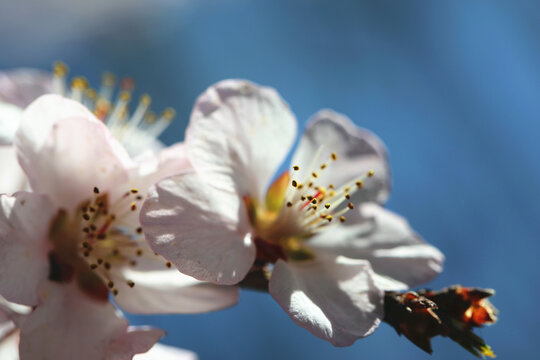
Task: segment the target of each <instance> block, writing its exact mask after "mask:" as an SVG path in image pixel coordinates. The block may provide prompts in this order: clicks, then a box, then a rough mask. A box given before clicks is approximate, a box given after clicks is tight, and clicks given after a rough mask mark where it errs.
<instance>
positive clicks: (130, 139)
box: [53, 62, 175, 155]
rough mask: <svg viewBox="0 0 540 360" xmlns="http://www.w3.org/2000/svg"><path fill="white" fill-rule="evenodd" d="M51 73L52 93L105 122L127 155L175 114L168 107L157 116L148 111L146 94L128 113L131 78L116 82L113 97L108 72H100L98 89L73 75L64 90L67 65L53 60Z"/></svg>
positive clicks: (144, 144) (155, 135)
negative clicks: (72, 101) (81, 105)
mask: <svg viewBox="0 0 540 360" xmlns="http://www.w3.org/2000/svg"><path fill="white" fill-rule="evenodd" d="M53 73H54V79H53V88H54V92H55V93H57V94H60V95H62V96H65V97H69V98H71V99H73V100H76V101H78V102H80V103H81V104H83V105H84V106H86V107H87V108H88V109H89V110H90V111H91V112H93V113H94V115H96V117H97V118H98V119H100V120H102V121H103V122H104V123H105V124H106V125H107V127H108V128H109V130H110V131H111V133H112V135H113V136H114V137H115V138H116V139H117V140H118V141H120V142H121V143H122V145H123V146H124V147H125V148H126V150H127V151H128V153H129V154H130V155H137V154H139V153H141V152H142V151H143V150H144V149H147V148H148V147H149V146H150V145H152V143H153V142H154V141H155V140H156V139H157V138H158V137H159V135H161V133H162V132H163V131H165V129H166V128H167V127H168V126H169V125H170V124H171V122H172V120H173V119H174V117H175V111H174V110H173V109H172V108H167V109H165V110H164V111H163V112H162V113H161V115H159V116H158V115H156V114H155V113H153V112H152V111H150V104H151V102H152V99H151V97H150V96H149V95H148V94H143V95H142V96H141V97H140V100H139V102H138V104H137V105H136V106H135V110H134V111H133V112H132V113H130V109H129V106H130V101H131V98H132V93H133V90H134V88H135V82H134V80H133V79H131V78H124V79H122V80H121V81H120V84H119V90H118V91H117V96H116V99H115V100H114V99H113V98H114V94H115V88H116V77H115V76H114V75H113V74H111V73H105V74H103V76H102V80H101V87H100V89H99V91H96V90H94V89H92V88H90V87H89V86H88V81H87V80H86V79H85V78H84V77H75V78H73V79H72V81H71V86H70V87H69V89H68V87H67V85H66V83H67V74H68V68H67V66H66V65H65V64H63V63H60V62H57V63H56V64H55V65H54V70H53Z"/></svg>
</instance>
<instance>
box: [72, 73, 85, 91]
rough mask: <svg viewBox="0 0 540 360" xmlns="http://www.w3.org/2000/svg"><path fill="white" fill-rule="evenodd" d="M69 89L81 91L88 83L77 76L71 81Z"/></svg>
mask: <svg viewBox="0 0 540 360" xmlns="http://www.w3.org/2000/svg"><path fill="white" fill-rule="evenodd" d="M71 87H72V88H74V89H81V90H83V89H86V88H87V87H88V81H87V80H86V79H85V78H84V77H82V76H77V77H75V78H73V80H72V81H71Z"/></svg>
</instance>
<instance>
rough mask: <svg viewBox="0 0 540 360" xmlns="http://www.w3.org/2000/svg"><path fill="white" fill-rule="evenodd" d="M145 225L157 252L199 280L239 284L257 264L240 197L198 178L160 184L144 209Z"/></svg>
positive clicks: (185, 177) (172, 179)
mask: <svg viewBox="0 0 540 360" xmlns="http://www.w3.org/2000/svg"><path fill="white" fill-rule="evenodd" d="M141 225H142V227H143V231H144V233H145V236H146V239H147V241H148V242H149V243H150V246H151V247H152V249H153V250H154V251H155V252H157V253H158V254H160V255H161V256H163V257H164V258H166V259H167V260H169V261H171V262H172V263H173V264H174V265H175V266H176V267H177V268H178V269H179V270H180V271H181V272H182V273H184V274H187V275H190V276H193V277H195V278H196V279H199V280H203V281H210V282H213V283H217V284H222V285H233V284H236V283H238V282H239V281H241V280H242V279H243V278H244V276H245V275H246V274H247V272H248V270H249V268H250V267H251V265H252V264H253V261H254V260H255V247H254V244H253V242H252V240H251V234H250V233H249V230H250V229H249V225H248V220H247V214H246V210H245V206H244V204H243V203H241V200H240V199H239V197H238V195H237V194H236V193H234V192H231V191H224V190H221V189H217V188H214V187H212V186H210V185H209V184H207V183H206V181H205V178H204V177H203V176H202V175H198V174H196V173H191V174H186V175H182V176H173V177H170V178H168V179H165V180H163V181H161V182H159V183H158V184H157V185H156V189H155V190H153V191H151V192H150V195H149V199H148V200H146V202H145V203H144V205H143V208H142V210H141Z"/></svg>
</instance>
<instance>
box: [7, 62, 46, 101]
mask: <svg viewBox="0 0 540 360" xmlns="http://www.w3.org/2000/svg"><path fill="white" fill-rule="evenodd" d="M52 91H53V87H52V74H50V73H47V72H45V71H40V70H34V69H17V70H11V71H5V72H0V101H3V102H7V103H10V104H13V105H16V106H18V107H20V108H25V107H26V106H28V105H29V104H30V103H31V102H32V101H34V100H35V99H37V98H38V97H40V96H41V95H44V94H47V93H52Z"/></svg>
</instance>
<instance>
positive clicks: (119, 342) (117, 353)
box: [106, 326, 165, 360]
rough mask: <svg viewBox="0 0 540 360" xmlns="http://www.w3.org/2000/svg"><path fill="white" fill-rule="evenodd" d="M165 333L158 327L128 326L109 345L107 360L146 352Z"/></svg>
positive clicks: (121, 359) (120, 358)
mask: <svg viewBox="0 0 540 360" xmlns="http://www.w3.org/2000/svg"><path fill="white" fill-rule="evenodd" d="M164 335H165V332H164V331H163V330H160V329H155V328H151V327H148V326H130V327H128V329H127V332H126V333H125V334H123V335H122V336H120V337H119V338H118V339H116V340H115V341H114V342H113V343H112V344H111V345H110V346H109V350H108V353H107V356H106V359H107V360H131V359H133V356H134V355H135V354H141V353H146V352H148V350H149V349H150V348H152V347H153V346H155V344H156V343H157V342H158V340H159V339H161V338H162V337H163V336H164Z"/></svg>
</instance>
